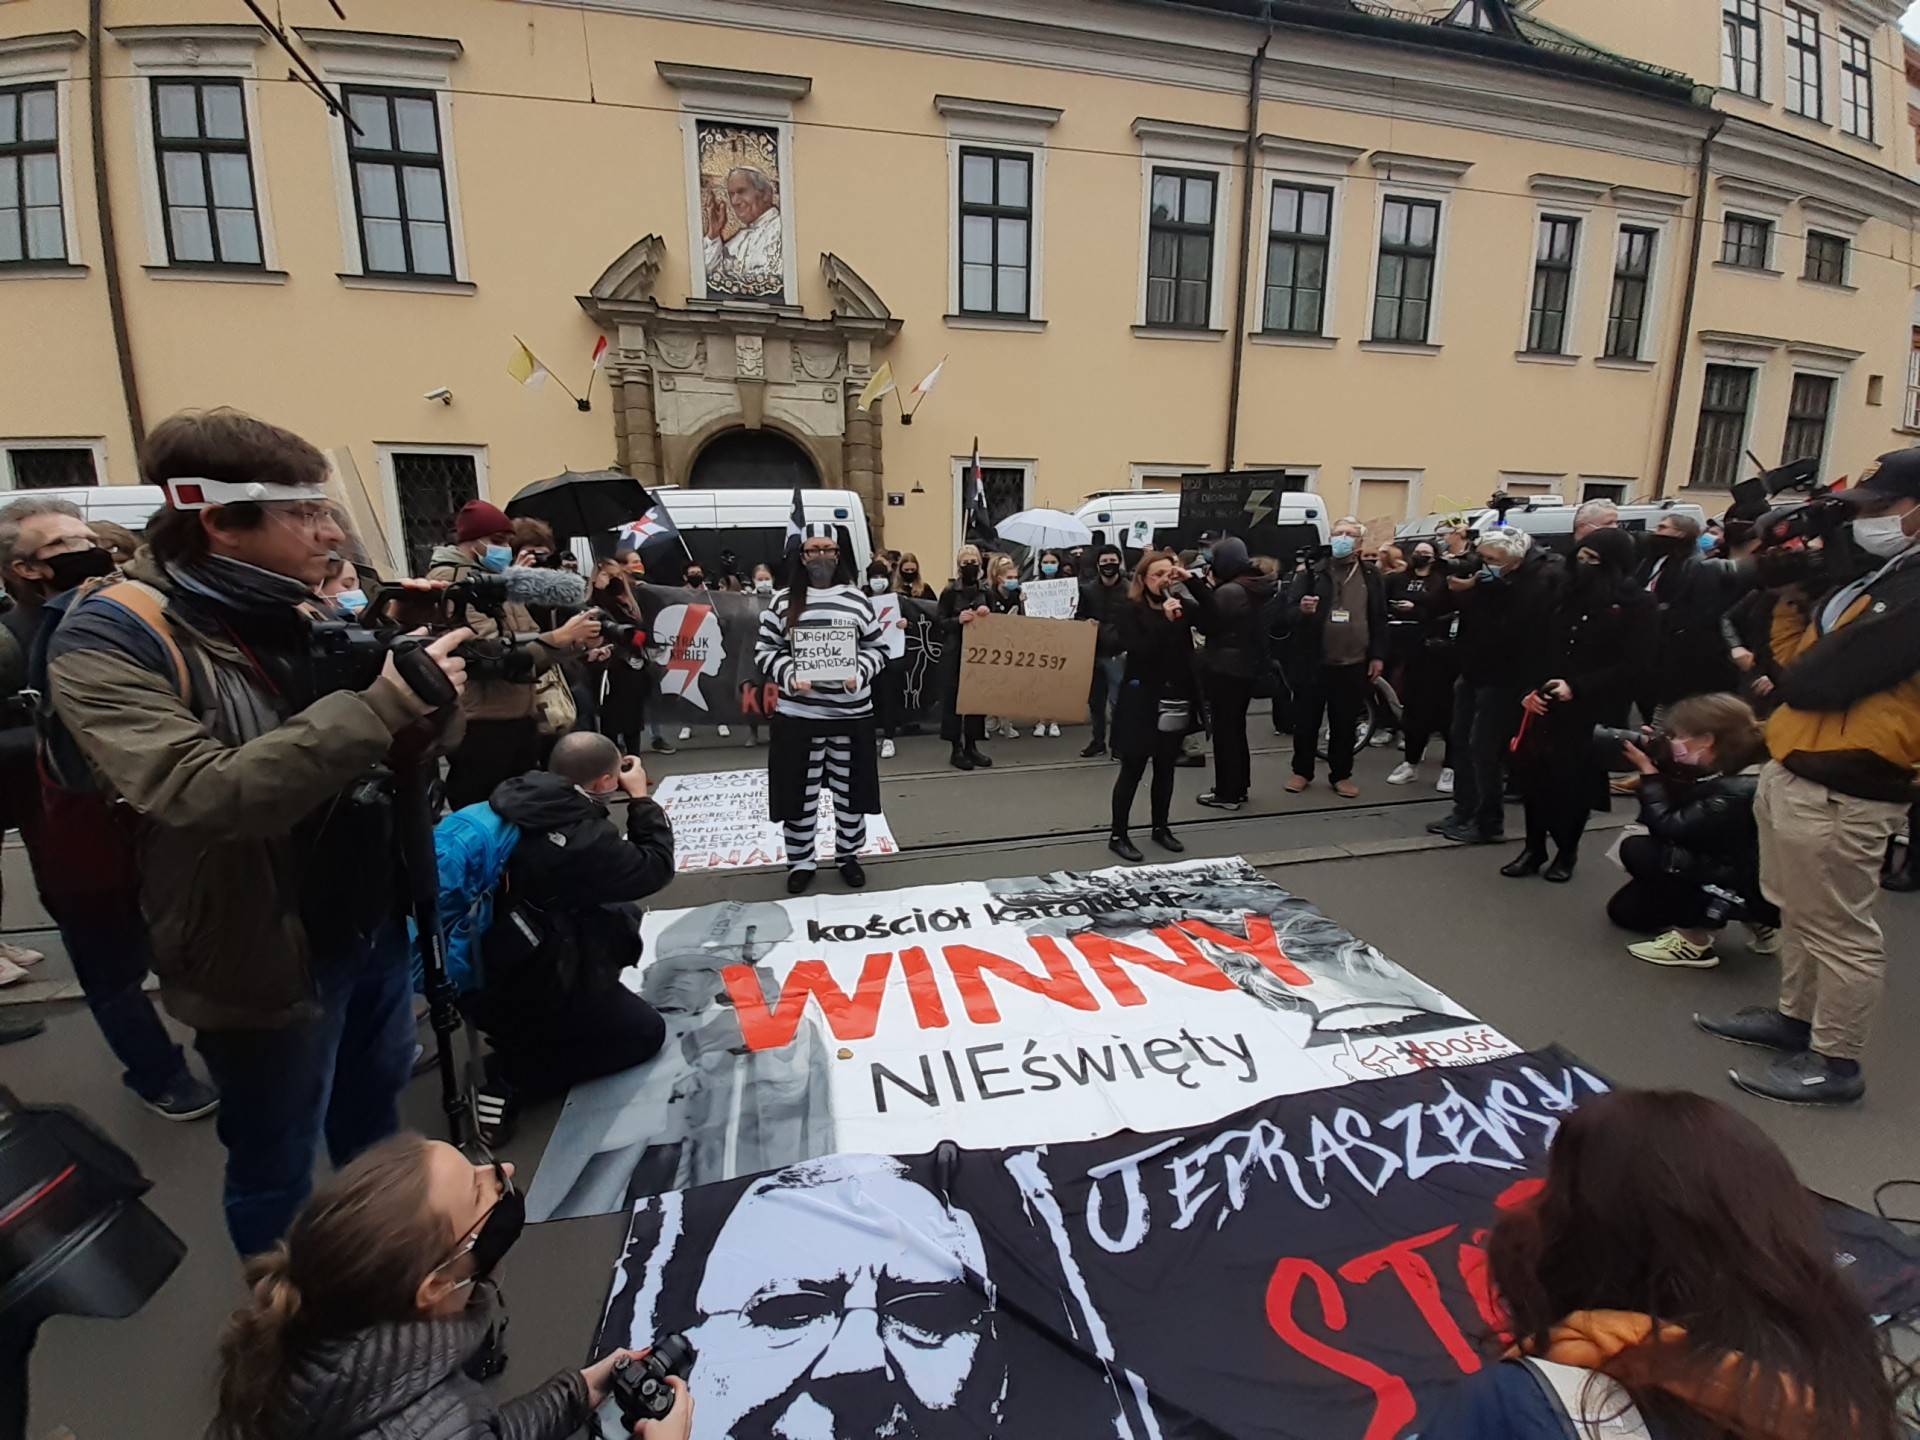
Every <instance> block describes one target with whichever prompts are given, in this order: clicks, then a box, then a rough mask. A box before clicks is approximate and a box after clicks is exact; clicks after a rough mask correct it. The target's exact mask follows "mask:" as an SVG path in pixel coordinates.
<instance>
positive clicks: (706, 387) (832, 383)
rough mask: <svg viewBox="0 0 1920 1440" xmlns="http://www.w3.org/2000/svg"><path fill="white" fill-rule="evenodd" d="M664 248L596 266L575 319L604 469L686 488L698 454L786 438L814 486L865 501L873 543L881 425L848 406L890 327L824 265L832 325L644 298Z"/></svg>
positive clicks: (792, 309) (781, 310) (859, 288)
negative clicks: (765, 434) (588, 367)
mask: <svg viewBox="0 0 1920 1440" xmlns="http://www.w3.org/2000/svg"><path fill="white" fill-rule="evenodd" d="M665 250H666V246H665V244H664V242H662V241H661V239H660V237H659V236H657V235H649V236H647V237H646V238H645V239H643V240H640V241H638V242H637V243H635V244H634V245H633V246H632V247H631V248H630V249H629V250H628V251H627V252H626V254H624V255H622V256H621V257H620V258H619V259H618V260H616V261H614V263H613V264H612V265H610V266H609V267H608V268H607V272H606V273H605V274H604V275H602V276H601V277H600V278H599V279H598V280H597V281H595V282H594V286H593V289H592V290H591V291H590V292H589V293H587V294H585V295H582V296H580V297H579V299H580V307H581V308H582V309H583V310H585V311H586V312H587V314H589V315H591V316H592V317H593V318H594V320H596V321H597V322H598V323H599V324H600V325H601V326H602V327H603V328H604V329H605V331H606V335H607V344H608V349H607V358H606V361H605V363H604V366H603V368H604V369H605V371H606V376H607V382H608V384H609V386H610V387H611V389H612V392H613V434H614V454H615V459H614V463H615V464H616V465H617V466H618V467H619V468H620V469H622V470H625V471H626V472H627V473H628V474H629V475H632V476H633V477H634V478H635V479H636V480H638V481H640V483H641V484H643V485H646V486H649V487H652V486H655V485H685V484H686V483H687V481H688V477H689V476H690V475H691V474H692V473H693V463H694V459H695V457H696V456H698V455H699V453H700V451H701V450H702V449H703V448H704V447H705V446H706V445H707V444H708V442H709V441H711V440H713V439H714V438H715V437H716V436H719V435H723V434H726V433H727V432H729V431H732V430H741V429H745V430H763V429H764V430H772V431H777V432H778V433H780V434H782V435H785V436H786V437H787V438H788V439H790V440H792V441H793V442H794V443H795V444H796V445H798V446H799V447H800V449H801V450H803V451H804V452H805V453H806V455H807V457H808V458H809V459H810V460H811V461H812V462H813V467H814V470H815V471H816V472H817V473H818V474H819V476H820V483H821V484H822V485H823V486H827V487H829V488H843V489H847V490H852V491H854V492H855V493H856V494H858V495H859V496H860V497H861V499H862V500H863V501H864V502H865V504H866V508H867V520H868V523H869V525H871V527H872V529H873V533H874V537H875V539H876V541H877V540H878V539H879V536H880V531H881V529H882V525H883V521H884V497H883V495H882V491H881V479H882V475H883V473H884V470H883V465H882V461H881V439H882V433H883V431H882V426H881V423H880V418H879V416H878V414H877V413H875V412H874V411H861V410H859V409H856V408H855V405H854V402H855V401H856V400H857V399H858V398H859V395H860V391H861V389H862V388H863V387H864V386H865V385H866V383H867V380H868V379H869V378H870V377H871V376H872V374H873V369H874V366H875V364H876V363H877V360H876V358H875V355H874V352H875V351H876V350H879V349H882V348H884V347H885V346H886V345H887V344H889V343H890V342H891V341H892V339H893V337H894V336H895V335H897V334H898V333H899V331H900V321H898V320H897V319H895V318H894V316H893V314H892V312H891V311H889V310H888V309H887V307H886V305H885V304H884V303H883V302H882V301H881V299H880V297H879V296H878V295H876V294H874V292H873V289H872V287H871V286H869V285H868V284H867V283H866V281H864V280H862V279H861V278H860V277H859V275H857V274H856V273H854V271H853V269H852V268H851V267H850V266H848V265H847V264H846V262H844V261H843V260H841V259H839V258H838V257H837V256H834V255H830V254H828V255H822V256H821V257H820V268H821V270H822V272H823V273H824V274H825V276H826V281H827V293H828V294H829V295H830V296H831V297H832V301H833V313H832V314H831V315H829V316H828V317H827V318H825V319H812V318H809V317H808V316H807V315H806V314H805V313H803V312H802V311H801V309H800V308H799V307H798V306H766V305H753V304H729V303H725V302H712V303H709V302H706V301H694V302H691V304H690V305H689V307H688V308H686V309H684V310H676V309H672V308H670V307H667V306H664V305H662V304H660V302H659V301H657V300H655V299H654V298H653V283H654V279H655V277H656V276H657V275H658V274H659V270H660V260H661V257H662V256H663V254H664V253H665Z"/></svg>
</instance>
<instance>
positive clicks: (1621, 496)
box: [1580, 475, 1633, 505]
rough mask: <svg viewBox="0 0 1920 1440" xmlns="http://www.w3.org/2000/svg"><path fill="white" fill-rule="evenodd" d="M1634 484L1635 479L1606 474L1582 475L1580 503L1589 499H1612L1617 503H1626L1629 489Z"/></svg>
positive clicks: (1584, 502)
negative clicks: (1616, 478)
mask: <svg viewBox="0 0 1920 1440" xmlns="http://www.w3.org/2000/svg"><path fill="white" fill-rule="evenodd" d="M1632 485H1633V481H1632V480H1628V479H1620V480H1615V479H1612V478H1610V477H1608V476H1604V475H1582V476H1581V477H1580V503H1581V504H1582V505H1584V504H1586V503H1587V501H1589V500H1611V501H1613V503H1614V504H1616V505H1624V504H1626V501H1627V491H1628V490H1629V489H1630V488H1632Z"/></svg>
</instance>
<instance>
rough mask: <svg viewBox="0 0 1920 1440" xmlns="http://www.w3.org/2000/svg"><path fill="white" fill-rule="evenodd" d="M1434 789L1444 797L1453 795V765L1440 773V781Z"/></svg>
mask: <svg viewBox="0 0 1920 1440" xmlns="http://www.w3.org/2000/svg"><path fill="white" fill-rule="evenodd" d="M1433 788H1434V789H1436V790H1438V791H1439V792H1440V793H1441V794H1442V795H1451V794H1452V793H1453V767H1452V766H1451V765H1449V766H1448V767H1447V768H1446V769H1444V770H1442V771H1441V772H1440V779H1439V780H1438V781H1437V782H1436V783H1435V784H1434V787H1433Z"/></svg>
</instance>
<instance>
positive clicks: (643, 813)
mask: <svg viewBox="0 0 1920 1440" xmlns="http://www.w3.org/2000/svg"><path fill="white" fill-rule="evenodd" d="M619 797H624V798H625V800H626V805H627V827H626V834H625V835H622V834H621V833H620V831H619V830H617V829H616V828H615V827H614V825H613V822H612V821H611V820H610V819H609V818H608V815H607V809H608V806H609V805H610V804H611V803H612V802H613V801H614V800H615V799H616V798H619ZM485 804H486V805H488V806H490V807H491V808H492V810H493V812H494V814H495V815H496V816H498V817H499V819H500V820H501V821H504V822H505V823H506V824H508V825H511V826H514V827H516V828H517V829H518V831H519V839H518V841H517V842H515V844H514V846H513V851H512V854H511V855H510V856H509V857H508V860H507V866H506V881H505V888H504V890H503V891H502V892H501V896H500V900H499V903H498V904H497V906H496V908H495V911H494V915H493V923H492V926H491V928H490V929H489V930H488V932H487V934H486V936H485V937H484V939H482V940H481V941H480V951H481V966H480V973H481V977H482V978H481V986H480V989H479V991H478V992H477V993H476V994H474V995H472V996H470V997H469V1001H468V1005H469V1010H470V1013H471V1014H472V1016H473V1018H474V1020H475V1022H476V1023H477V1024H478V1025H479V1026H480V1028H481V1029H482V1030H484V1031H485V1032H486V1033H487V1037H488V1038H489V1039H490V1040H491V1041H492V1042H493V1053H492V1054H491V1055H489V1056H488V1057H487V1080H486V1083H485V1084H484V1085H483V1086H482V1087H481V1089H480V1093H479V1094H478V1095H477V1096H476V1097H475V1101H474V1111H475V1116H476V1118H477V1119H478V1120H479V1122H480V1127H481V1134H482V1137H483V1138H484V1139H486V1140H487V1142H488V1143H489V1144H492V1145H499V1144H503V1143H505V1141H506V1139H507V1137H508V1136H509V1135H511V1133H512V1130H513V1125H514V1121H515V1119H516V1117H517V1112H518V1108H519V1104H520V1102H521V1101H522V1100H523V1099H533V1100H538V1099H543V1098H545V1097H547V1096H550V1095H562V1094H565V1093H566V1091H567V1090H569V1089H571V1088H572V1087H573V1086H574V1085H576V1084H578V1083H580V1082H581V1081H582V1080H593V1079H598V1078H599V1077H600V1076H602V1075H611V1074H613V1073H614V1072H615V1071H617V1070H627V1069H631V1068H632V1067H633V1066H635V1065H640V1064H644V1063H645V1062H646V1061H648V1060H651V1059H652V1058H653V1057H654V1055H655V1054H656V1053H658V1051H659V1049H660V1047H661V1045H662V1044H663V1043H664V1042H665V1040H666V1033H667V1032H666V1022H665V1021H663V1020H662V1019H661V1018H660V1016H659V1014H658V1012H656V1011H655V1010H654V1008H653V1007H652V1006H651V1005H649V1004H647V1003H646V1001H644V1000H642V999H641V998H640V997H639V996H638V995H636V994H634V993H633V992H632V991H631V990H628V989H627V988H626V987H625V986H624V985H622V984H621V983H620V972H621V971H623V970H625V969H626V968H627V967H629V966H630V965H633V964H634V963H635V962H636V961H638V960H639V958H640V926H639V914H638V912H637V909H636V908H635V905H634V902H636V901H639V900H643V899H645V898H646V897H647V896H649V895H651V894H653V893H654V892H655V891H657V890H661V889H664V888H665V887H666V885H667V883H668V882H669V881H671V880H672V879H673V871H674V854H673V827H672V826H671V825H670V824H668V823H667V816H666V812H665V811H664V810H662V809H661V808H660V806H659V805H658V804H657V803H655V802H654V801H653V800H652V799H651V798H649V796H648V794H647V772H646V770H645V769H644V768H643V767H642V766H641V764H640V760H639V758H638V757H637V756H633V755H622V754H621V753H620V747H619V746H617V745H615V744H614V743H613V741H611V740H609V739H608V738H607V737H606V736H604V735H595V734H592V733H591V732H575V733H574V734H571V735H564V736H562V737H561V738H560V740H559V742H558V743H557V744H556V745H555V746H554V747H553V753H552V755H551V756H550V757H549V758H548V761H547V767H546V769H544V770H535V771H533V772H532V773H531V774H527V775H522V776H520V777H519V778H518V779H514V780H509V781H507V782H506V783H505V784H503V785H501V786H500V787H499V788H498V789H496V790H495V791H494V792H493V795H492V798H490V799H489V800H487V801H486V802H485ZM458 813H462V812H456V814H458ZM450 818H451V817H450Z"/></svg>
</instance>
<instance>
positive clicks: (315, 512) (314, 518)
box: [264, 500, 336, 530]
mask: <svg viewBox="0 0 1920 1440" xmlns="http://www.w3.org/2000/svg"><path fill="white" fill-rule="evenodd" d="M264 503H265V506H266V511H267V513H268V514H269V515H274V516H277V517H279V518H280V519H282V520H285V521H287V522H289V523H290V524H294V525H300V526H303V527H305V528H306V529H308V530H317V529H319V528H320V527H321V526H322V525H331V524H334V523H336V522H335V520H334V513H333V506H331V505H329V504H328V503H327V502H326V501H325V500H286V501H266V502H264Z"/></svg>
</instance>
